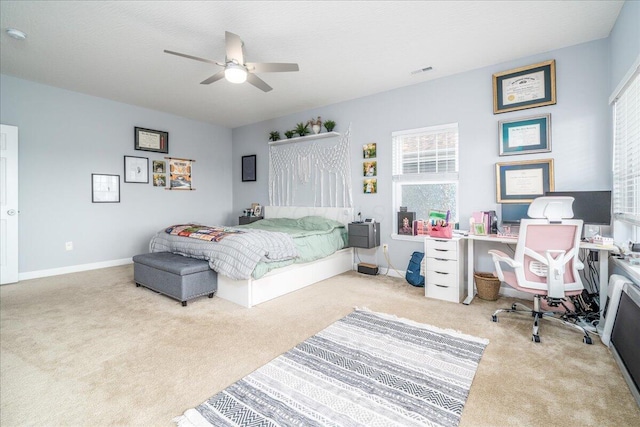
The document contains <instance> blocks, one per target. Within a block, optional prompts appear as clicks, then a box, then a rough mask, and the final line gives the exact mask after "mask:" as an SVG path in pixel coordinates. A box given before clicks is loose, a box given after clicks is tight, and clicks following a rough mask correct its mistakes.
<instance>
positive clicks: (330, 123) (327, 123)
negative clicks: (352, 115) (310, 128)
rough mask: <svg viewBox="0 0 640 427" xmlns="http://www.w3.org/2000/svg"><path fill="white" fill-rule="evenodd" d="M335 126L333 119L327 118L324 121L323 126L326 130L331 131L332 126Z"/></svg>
mask: <svg viewBox="0 0 640 427" xmlns="http://www.w3.org/2000/svg"><path fill="white" fill-rule="evenodd" d="M335 127H336V122H334V121H333V120H327V121H325V122H324V128H325V129H326V130H327V132H333V128H335Z"/></svg>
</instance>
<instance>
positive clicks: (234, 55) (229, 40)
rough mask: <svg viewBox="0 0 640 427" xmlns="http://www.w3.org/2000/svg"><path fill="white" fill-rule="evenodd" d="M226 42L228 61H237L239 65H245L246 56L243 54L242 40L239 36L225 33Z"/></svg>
mask: <svg viewBox="0 0 640 427" xmlns="http://www.w3.org/2000/svg"><path fill="white" fill-rule="evenodd" d="M224 40H225V45H226V53H227V61H231V60H233V59H235V60H236V61H238V64H240V65H244V54H243V53H242V40H241V39H240V36H238V35H237V34H233V33H230V32H229V31H225V32H224Z"/></svg>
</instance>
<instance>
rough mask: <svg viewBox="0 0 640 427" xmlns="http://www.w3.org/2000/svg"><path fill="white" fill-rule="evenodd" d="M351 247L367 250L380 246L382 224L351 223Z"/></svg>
mask: <svg viewBox="0 0 640 427" xmlns="http://www.w3.org/2000/svg"><path fill="white" fill-rule="evenodd" d="M349 246H351V247H354V248H366V249H369V248H375V247H376V246H380V223H379V222H352V223H349Z"/></svg>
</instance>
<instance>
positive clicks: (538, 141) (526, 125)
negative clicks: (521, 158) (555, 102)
mask: <svg viewBox="0 0 640 427" xmlns="http://www.w3.org/2000/svg"><path fill="white" fill-rule="evenodd" d="M498 135H499V144H500V156H512V155H517V154H532V153H544V152H550V151H551V114H541V115H538V116H530V117H524V118H521V119H513V120H501V121H499V122H498Z"/></svg>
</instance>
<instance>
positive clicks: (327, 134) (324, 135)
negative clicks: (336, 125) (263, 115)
mask: <svg viewBox="0 0 640 427" xmlns="http://www.w3.org/2000/svg"><path fill="white" fill-rule="evenodd" d="M334 136H340V133H339V132H324V133H318V134H316V135H307V136H298V137H296V138H287V139H279V140H277V141H269V145H280V144H291V143H294V142H302V141H310V140H312V139H322V138H331V137H334Z"/></svg>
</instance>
